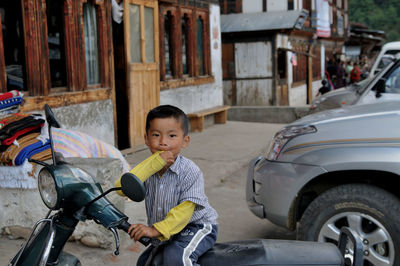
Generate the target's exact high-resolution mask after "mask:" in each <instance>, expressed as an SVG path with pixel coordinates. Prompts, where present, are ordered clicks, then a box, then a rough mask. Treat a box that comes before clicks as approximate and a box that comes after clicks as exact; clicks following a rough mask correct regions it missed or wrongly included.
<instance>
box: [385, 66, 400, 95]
mask: <svg viewBox="0 0 400 266" xmlns="http://www.w3.org/2000/svg"><path fill="white" fill-rule="evenodd" d="M385 92H386V93H399V94H400V67H397V68H396V69H395V70H394V71H393V72H392V73H390V75H389V76H388V78H387V79H386V91H385Z"/></svg>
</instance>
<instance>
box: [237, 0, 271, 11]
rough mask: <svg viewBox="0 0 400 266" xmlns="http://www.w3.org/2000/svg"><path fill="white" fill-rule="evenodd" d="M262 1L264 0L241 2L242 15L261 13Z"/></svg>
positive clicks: (244, 0)
mask: <svg viewBox="0 0 400 266" xmlns="http://www.w3.org/2000/svg"><path fill="white" fill-rule="evenodd" d="M263 1H265V0H243V1H242V10H243V13H255V12H262V11H263Z"/></svg>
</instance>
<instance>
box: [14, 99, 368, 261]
mask: <svg viewBox="0 0 400 266" xmlns="http://www.w3.org/2000/svg"><path fill="white" fill-rule="evenodd" d="M45 116H46V120H47V123H48V128H49V138H50V143H51V152H52V164H47V163H45V162H41V161H36V160H31V161H32V162H34V163H37V164H39V165H42V166H43V168H42V169H41V170H40V172H39V174H38V188H39V193H40V196H41V198H42V200H43V202H44V204H45V205H46V206H47V207H48V208H49V209H50V211H49V212H48V214H47V215H46V217H45V218H44V219H41V220H39V221H38V222H37V223H36V224H35V226H34V228H33V230H32V233H31V235H30V237H29V238H28V240H27V241H26V242H25V243H24V244H23V245H22V247H21V249H20V250H19V251H18V253H17V254H16V255H15V256H14V257H13V258H12V259H11V261H10V263H9V265H12V266H17V265H18V266H19V265H27V266H28V265H29V266H32V265H40V266H45V265H81V263H80V261H79V259H78V258H76V257H75V256H74V255H72V254H69V253H66V252H64V251H63V248H64V245H65V244H66V242H67V240H68V238H69V237H70V236H71V235H72V233H73V232H74V230H75V228H76V226H77V224H78V223H79V222H80V221H86V220H94V221H95V222H97V223H99V224H101V225H103V226H104V227H105V228H107V229H109V230H110V231H111V232H112V233H113V235H114V238H115V243H116V248H115V251H114V254H115V255H118V254H119V237H118V231H117V229H120V230H123V231H125V232H127V231H128V228H129V226H130V224H129V222H128V217H127V216H126V215H125V214H123V213H122V212H121V211H119V210H118V209H117V208H116V207H115V206H114V205H113V204H112V203H111V202H110V201H109V200H108V199H107V198H106V197H105V196H106V195H107V194H109V193H110V192H113V191H116V190H122V192H123V193H124V194H125V195H126V196H127V197H128V198H129V199H131V200H132V201H135V202H140V201H142V200H143V199H144V197H145V188H144V185H143V183H142V182H141V181H140V180H139V178H137V177H136V176H135V175H133V174H131V173H125V174H124V175H123V176H122V177H121V187H117V188H111V189H109V190H107V191H105V192H103V190H102V188H101V186H100V184H99V183H97V182H96V181H95V179H94V178H93V177H92V176H90V175H89V174H88V173H87V172H85V171H83V170H81V169H79V168H77V167H74V166H72V165H69V164H67V163H66V162H64V161H63V160H62V158H59V157H58V156H56V155H55V152H54V148H53V141H52V136H51V128H52V127H56V128H59V127H60V125H59V123H58V122H57V120H56V118H55V116H54V114H53V112H52V110H51V108H50V107H49V106H48V105H47V104H46V105H45ZM53 211H55V213H54V214H52V213H53ZM151 241H152V240H151V239H149V238H146V237H143V238H141V239H140V240H139V242H140V243H142V244H143V245H145V246H147V245H148V244H149V243H150V242H151ZM362 247H363V246H362V242H361V240H360V239H359V238H358V237H357V236H356V234H355V233H354V232H352V230H351V229H350V228H346V227H344V228H342V231H341V235H340V238H339V244H338V246H335V245H333V244H331V243H318V242H306V241H291V240H247V241H237V242H229V243H217V244H215V246H214V247H213V248H212V249H211V250H209V251H207V252H206V253H205V254H203V255H202V256H201V257H200V259H199V261H198V263H199V264H200V265H204V266H211V265H212V266H215V265H218V266H224V265H331V266H333V265H335V266H344V265H355V266H361V265H362V263H363V262H362V257H363V249H362ZM161 249H162V245H160V246H159V250H161ZM150 260H151V261H149V265H154V266H156V265H162V255H161V252H158V253H155V256H153V257H151V258H150Z"/></svg>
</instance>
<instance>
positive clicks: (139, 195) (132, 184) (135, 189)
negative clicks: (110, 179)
mask: <svg viewBox="0 0 400 266" xmlns="http://www.w3.org/2000/svg"><path fill="white" fill-rule="evenodd" d="M121 188H122V192H123V193H124V194H125V196H127V197H128V198H129V199H131V200H133V201H135V202H140V201H142V200H143V199H144V196H145V189H144V184H143V182H142V181H140V179H139V178H138V177H137V176H135V175H134V174H132V173H125V174H123V175H122V177H121Z"/></svg>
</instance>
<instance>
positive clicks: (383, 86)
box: [375, 78, 386, 98]
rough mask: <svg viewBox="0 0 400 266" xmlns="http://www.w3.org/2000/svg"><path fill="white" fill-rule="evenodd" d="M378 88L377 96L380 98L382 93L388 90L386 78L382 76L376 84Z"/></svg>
mask: <svg viewBox="0 0 400 266" xmlns="http://www.w3.org/2000/svg"><path fill="white" fill-rule="evenodd" d="M375 88H376V95H375V96H376V98H379V97H381V96H382V93H384V92H385V90H386V79H383V78H380V79H379V80H378V82H377V83H376V85H375Z"/></svg>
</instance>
